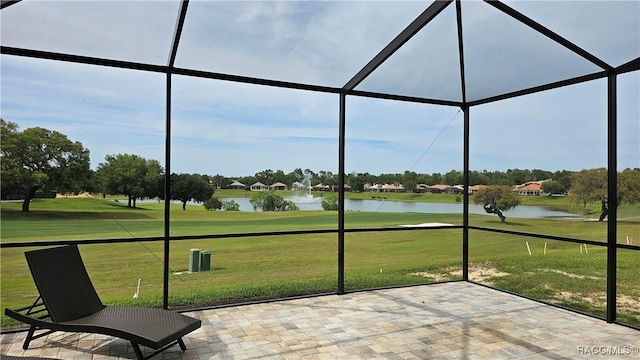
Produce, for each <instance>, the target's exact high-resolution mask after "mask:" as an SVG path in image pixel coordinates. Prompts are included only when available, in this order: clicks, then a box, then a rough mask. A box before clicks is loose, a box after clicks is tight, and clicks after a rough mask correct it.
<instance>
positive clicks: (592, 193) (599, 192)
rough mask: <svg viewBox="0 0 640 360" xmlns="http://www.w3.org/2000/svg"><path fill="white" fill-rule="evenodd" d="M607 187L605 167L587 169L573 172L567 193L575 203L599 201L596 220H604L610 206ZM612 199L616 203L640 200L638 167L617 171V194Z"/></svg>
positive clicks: (637, 201) (632, 202)
mask: <svg viewBox="0 0 640 360" xmlns="http://www.w3.org/2000/svg"><path fill="white" fill-rule="evenodd" d="M607 189H608V178H607V169H606V168H598V169H588V170H582V171H579V172H576V173H574V174H573V176H572V179H571V188H570V189H569V194H570V195H571V197H572V198H573V199H574V201H575V202H576V203H579V204H582V205H583V206H586V205H587V204H588V203H592V202H600V205H601V211H600V216H599V218H598V220H600V221H604V219H605V218H606V217H607V215H609V206H610V199H609V194H608V192H607ZM614 201H616V205H620V204H622V203H626V204H636V203H639V202H640V169H625V170H624V171H622V172H619V173H618V194H616V196H615V197H614Z"/></svg>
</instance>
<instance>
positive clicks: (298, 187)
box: [291, 181, 311, 191]
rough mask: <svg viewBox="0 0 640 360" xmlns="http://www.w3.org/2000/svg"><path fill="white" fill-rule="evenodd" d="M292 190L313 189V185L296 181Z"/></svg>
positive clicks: (292, 185)
mask: <svg viewBox="0 0 640 360" xmlns="http://www.w3.org/2000/svg"><path fill="white" fill-rule="evenodd" d="M291 190H295V191H309V190H311V186H310V185H305V184H303V183H301V182H298V181H296V182H294V183H293V184H291Z"/></svg>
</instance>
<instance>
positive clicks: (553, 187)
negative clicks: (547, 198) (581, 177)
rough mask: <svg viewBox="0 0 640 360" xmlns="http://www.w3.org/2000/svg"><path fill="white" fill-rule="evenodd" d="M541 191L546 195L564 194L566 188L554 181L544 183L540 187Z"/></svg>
mask: <svg viewBox="0 0 640 360" xmlns="http://www.w3.org/2000/svg"><path fill="white" fill-rule="evenodd" d="M541 188H542V191H544V192H546V193H547V194H564V193H566V192H567V188H566V187H564V185H562V183H561V182H559V181H556V180H551V181H545V182H543V183H542V185H541Z"/></svg>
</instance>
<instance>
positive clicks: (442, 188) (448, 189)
mask: <svg viewBox="0 0 640 360" xmlns="http://www.w3.org/2000/svg"><path fill="white" fill-rule="evenodd" d="M427 191H428V192H430V193H434V194H451V193H452V192H453V186H450V185H445V184H436V185H432V186H428V187H427Z"/></svg>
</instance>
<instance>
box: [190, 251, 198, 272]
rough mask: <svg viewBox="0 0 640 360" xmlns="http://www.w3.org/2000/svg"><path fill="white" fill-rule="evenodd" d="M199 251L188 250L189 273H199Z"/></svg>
mask: <svg viewBox="0 0 640 360" xmlns="http://www.w3.org/2000/svg"><path fill="white" fill-rule="evenodd" d="M199 263H200V249H191V250H189V272H192V273H194V272H198V271H200V265H199Z"/></svg>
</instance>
